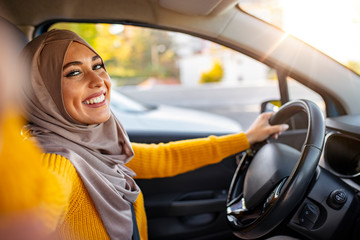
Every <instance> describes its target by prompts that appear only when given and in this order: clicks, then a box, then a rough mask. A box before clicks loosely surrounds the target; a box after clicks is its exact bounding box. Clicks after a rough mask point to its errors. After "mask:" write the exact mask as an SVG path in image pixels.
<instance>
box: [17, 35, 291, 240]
mask: <svg viewBox="0 0 360 240" xmlns="http://www.w3.org/2000/svg"><path fill="white" fill-rule="evenodd" d="M23 59H24V60H26V61H27V64H28V66H29V70H30V73H29V76H31V80H30V81H29V82H28V85H27V86H26V87H25V95H26V103H27V105H28V106H27V114H28V118H29V121H30V124H29V126H28V129H29V130H30V133H31V135H32V136H34V137H36V139H37V141H38V142H39V144H40V145H41V146H42V148H43V150H44V152H45V153H46V154H44V157H43V159H44V163H45V164H46V166H48V167H49V168H51V169H55V170H56V171H57V172H58V174H59V175H60V176H62V177H64V179H71V183H72V185H71V186H69V188H68V193H69V201H68V204H69V205H68V206H67V209H68V210H67V211H66V212H65V213H64V219H61V220H60V221H59V224H58V227H57V230H56V234H57V235H58V236H59V237H60V238H69V239H107V238H109V237H110V238H111V239H131V238H132V236H133V234H134V236H135V235H136V234H137V232H139V234H140V238H141V239H147V230H146V216H145V211H144V205H143V198H142V195H141V192H140V190H139V187H138V186H137V185H136V183H135V182H134V180H133V177H135V176H136V177H138V178H154V177H168V176H174V175H176V174H180V173H183V172H187V171H190V170H193V169H196V168H198V167H201V166H205V165H207V164H212V163H217V162H220V161H221V160H222V159H223V158H225V157H227V156H230V155H232V154H235V153H236V152H239V151H242V150H245V149H247V148H248V147H249V146H250V144H252V143H255V142H257V141H262V140H264V139H266V138H267V137H268V136H269V135H271V134H278V133H280V132H281V131H283V130H285V129H286V128H287V126H286V125H278V126H270V125H269V124H268V119H269V118H270V116H271V115H270V114H264V115H261V116H260V118H258V120H257V121H256V122H255V123H254V125H253V126H252V127H251V128H250V129H249V130H248V131H247V133H246V135H245V134H244V133H239V134H234V135H229V136H223V137H209V138H204V139H197V140H187V141H178V142H172V143H168V144H158V145H156V144H150V145H148V144H136V143H132V144H131V143H130V142H129V139H128V136H127V134H126V132H125V131H124V129H123V128H122V126H121V124H120V123H119V122H118V120H117V119H116V118H115V117H114V116H113V114H112V113H111V111H110V107H109V101H110V87H111V83H110V78H109V76H108V74H107V72H106V69H105V66H104V63H103V61H102V59H101V57H100V56H99V55H98V54H97V53H96V52H95V50H94V49H92V48H91V46H89V45H88V44H87V43H86V42H85V41H84V40H83V39H81V38H80V37H79V36H78V35H76V34H75V33H73V32H70V31H67V30H53V31H50V32H48V33H45V34H43V35H41V36H39V37H38V38H36V39H34V40H33V41H32V42H30V43H29V44H28V45H27V46H26V47H25V49H24V51H23ZM134 152H135V155H134ZM130 159H132V160H131V161H130ZM135 173H136V174H135ZM132 206H134V208H135V215H136V222H137V224H133V221H135V220H133V218H132V217H133V214H132V211H131V209H132ZM133 226H134V229H133ZM136 227H138V229H136Z"/></svg>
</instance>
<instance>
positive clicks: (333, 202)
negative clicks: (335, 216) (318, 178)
mask: <svg viewBox="0 0 360 240" xmlns="http://www.w3.org/2000/svg"><path fill="white" fill-rule="evenodd" d="M346 200H347V195H346V193H345V192H344V190H334V191H332V192H331V193H330V195H329V197H328V199H327V201H326V202H327V204H328V205H329V206H330V207H332V208H333V209H336V210H337V209H340V208H341V207H342V206H343V205H344V204H345V203H346Z"/></svg>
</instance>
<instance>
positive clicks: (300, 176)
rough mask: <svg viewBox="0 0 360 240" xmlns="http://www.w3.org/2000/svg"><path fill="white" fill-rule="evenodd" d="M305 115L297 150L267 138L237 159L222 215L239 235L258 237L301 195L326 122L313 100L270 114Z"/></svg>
mask: <svg viewBox="0 0 360 240" xmlns="http://www.w3.org/2000/svg"><path fill="white" fill-rule="evenodd" d="M299 112H305V113H306V115H307V120H308V121H307V122H308V126H307V133H306V139H305V142H304V144H303V146H302V149H301V152H299V151H298V150H296V149H294V148H292V147H290V146H288V145H285V144H281V143H267V144H265V145H264V146H263V147H261V148H260V149H259V150H258V151H257V152H256V154H252V153H251V152H249V151H248V152H246V153H245V154H244V155H243V158H242V159H241V161H240V163H239V165H238V167H237V169H236V171H235V174H234V176H233V180H232V183H231V185H230V190H229V194H228V199H227V219H228V222H229V224H230V225H231V227H232V230H233V232H234V234H235V235H236V236H238V237H240V238H243V239H254V238H259V237H263V236H264V235H266V234H267V233H269V232H271V231H272V230H273V229H274V228H276V227H277V226H278V225H279V224H280V223H281V222H282V221H283V220H284V219H285V218H286V217H288V216H289V215H290V213H291V212H292V211H293V210H294V209H295V207H296V206H298V205H299V204H300V202H301V201H302V200H303V199H304V198H305V194H306V191H307V189H308V186H309V185H310V183H311V180H312V179H313V177H314V176H315V172H316V168H317V165H318V162H319V159H320V156H321V152H322V148H323V143H324V136H325V124H324V119H323V116H322V113H321V111H320V109H319V108H318V107H317V105H316V104H315V103H313V102H311V101H308V100H295V101H291V102H288V103H287V104H285V105H283V106H282V107H281V108H280V109H279V111H278V112H276V113H275V114H274V115H273V116H272V118H271V119H270V124H272V125H274V124H280V123H284V122H285V121H287V120H288V119H289V118H290V117H291V116H293V115H294V114H296V113H299Z"/></svg>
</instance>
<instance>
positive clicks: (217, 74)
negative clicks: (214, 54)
mask: <svg viewBox="0 0 360 240" xmlns="http://www.w3.org/2000/svg"><path fill="white" fill-rule="evenodd" d="M223 76H224V70H223V67H222V65H221V63H220V62H218V61H214V62H213V66H212V68H211V69H210V71H208V72H203V73H202V74H201V78H200V83H215V82H221V80H222V78H223Z"/></svg>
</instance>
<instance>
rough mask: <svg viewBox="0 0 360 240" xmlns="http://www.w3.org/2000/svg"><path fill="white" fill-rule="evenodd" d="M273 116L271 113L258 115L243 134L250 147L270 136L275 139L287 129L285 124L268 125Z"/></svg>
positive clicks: (287, 126)
mask: <svg viewBox="0 0 360 240" xmlns="http://www.w3.org/2000/svg"><path fill="white" fill-rule="evenodd" d="M273 114H274V113H273V112H269V113H262V114H260V115H259V116H258V117H257V118H256V120H255V121H254V122H253V123H252V124H251V126H250V127H249V129H248V130H247V131H246V132H245V135H246V137H247V139H248V141H249V143H250V145H252V144H254V143H256V142H261V141H264V140H265V139H267V138H268V137H269V136H271V135H273V137H274V138H275V139H276V138H277V137H278V135H279V134H280V133H281V132H283V131H285V130H286V129H288V128H289V125H287V124H279V125H273V126H272V125H270V124H269V120H270V118H271V116H272V115H273Z"/></svg>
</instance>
